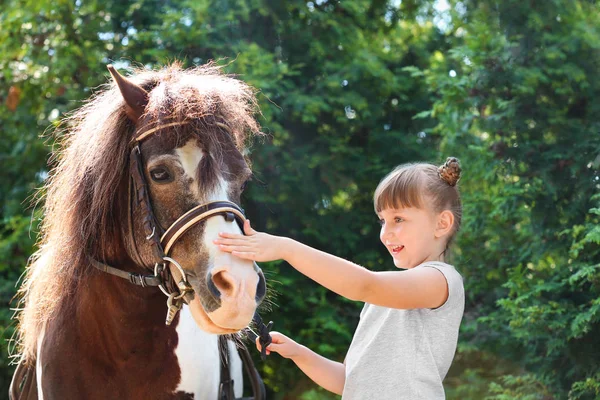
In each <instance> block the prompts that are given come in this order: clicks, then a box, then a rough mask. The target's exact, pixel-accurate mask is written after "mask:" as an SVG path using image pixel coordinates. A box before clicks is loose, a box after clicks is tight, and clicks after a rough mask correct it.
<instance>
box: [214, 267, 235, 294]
mask: <svg viewBox="0 0 600 400" xmlns="http://www.w3.org/2000/svg"><path fill="white" fill-rule="evenodd" d="M212 282H213V284H214V285H215V288H216V290H217V291H218V292H219V293H220V295H225V296H233V295H235V293H234V291H235V283H234V282H235V281H232V276H231V275H230V274H229V272H227V271H219V272H217V273H216V274H213V276H212Z"/></svg>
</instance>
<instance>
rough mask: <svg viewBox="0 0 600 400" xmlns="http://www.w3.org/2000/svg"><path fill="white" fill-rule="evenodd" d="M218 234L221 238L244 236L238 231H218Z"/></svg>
mask: <svg viewBox="0 0 600 400" xmlns="http://www.w3.org/2000/svg"><path fill="white" fill-rule="evenodd" d="M219 236H220V237H222V238H229V239H241V238H244V235H242V234H239V233H232V232H219Z"/></svg>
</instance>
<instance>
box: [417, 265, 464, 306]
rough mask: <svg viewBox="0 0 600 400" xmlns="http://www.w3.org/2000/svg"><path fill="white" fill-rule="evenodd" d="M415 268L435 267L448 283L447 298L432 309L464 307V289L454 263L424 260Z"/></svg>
mask: <svg viewBox="0 0 600 400" xmlns="http://www.w3.org/2000/svg"><path fill="white" fill-rule="evenodd" d="M415 268H435V269H437V270H438V271H440V272H441V273H442V275H444V278H445V279H446V283H447V284H448V298H447V299H446V302H445V303H444V304H443V305H442V306H440V307H438V308H435V309H433V310H434V311H435V310H443V309H448V308H455V307H458V308H461V309H462V308H463V307H464V301H465V290H464V284H463V278H462V275H461V274H460V273H459V272H458V271H457V270H456V268H455V267H454V265H451V264H448V263H445V262H442V261H426V262H424V263H422V264H420V265H418V266H416V267H415Z"/></svg>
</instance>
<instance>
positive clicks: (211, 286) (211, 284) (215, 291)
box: [206, 274, 221, 299]
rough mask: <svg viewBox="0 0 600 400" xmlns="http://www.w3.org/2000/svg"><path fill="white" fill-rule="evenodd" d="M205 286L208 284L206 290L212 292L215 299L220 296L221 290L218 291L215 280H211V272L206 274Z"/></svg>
mask: <svg viewBox="0 0 600 400" xmlns="http://www.w3.org/2000/svg"><path fill="white" fill-rule="evenodd" d="M206 286H208V290H209V291H210V292H211V293H212V295H213V296H215V297H216V298H217V299H220V298H221V292H219V289H218V288H217V286H216V285H215V282H213V279H212V276H211V274H208V276H207V277H206Z"/></svg>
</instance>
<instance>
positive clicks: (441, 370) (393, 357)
mask: <svg viewBox="0 0 600 400" xmlns="http://www.w3.org/2000/svg"><path fill="white" fill-rule="evenodd" d="M415 268H436V269H437V270H439V271H440V272H441V273H442V274H444V277H445V278H446V281H447V283H448V299H447V300H446V302H445V303H444V304H443V305H442V306H440V307H438V308H436V309H429V308H421V309H414V310H400V309H394V308H386V307H380V306H375V305H372V304H368V303H365V306H364V308H363V310H362V312H361V314H360V321H359V323H358V327H357V328H356V332H355V333H354V337H353V339H352V343H351V344H350V348H349V349H348V354H347V355H346V382H345V385H344V392H343V395H342V399H343V400H369V399H378V400H388V399H389V400H392V399H393V400H401V399H406V400H418V399H423V400H437V399H445V394H444V387H443V385H442V381H443V380H444V377H445V376H446V373H447V372H448V369H449V368H450V364H451V363H452V359H453V358H454V353H455V351H456V344H457V342H458V329H459V327H460V322H461V320H462V316H463V311H464V306H465V293H464V288H463V281H462V277H461V276H460V274H459V273H458V272H457V271H456V270H455V269H454V267H453V266H451V265H449V264H446V263H443V262H426V263H423V264H421V265H419V266H417V267H415Z"/></svg>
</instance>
